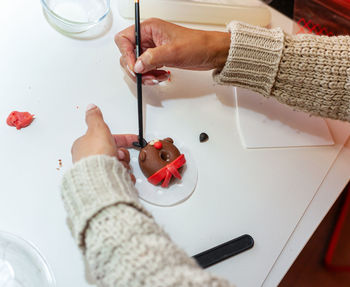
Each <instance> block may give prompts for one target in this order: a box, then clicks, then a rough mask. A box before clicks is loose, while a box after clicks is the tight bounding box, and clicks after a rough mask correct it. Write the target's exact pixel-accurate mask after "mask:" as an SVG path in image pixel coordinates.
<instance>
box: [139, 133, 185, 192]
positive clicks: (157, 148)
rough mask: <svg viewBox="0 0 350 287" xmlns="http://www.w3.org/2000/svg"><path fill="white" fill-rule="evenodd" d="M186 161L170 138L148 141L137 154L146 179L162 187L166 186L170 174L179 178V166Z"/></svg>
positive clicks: (170, 176)
mask: <svg viewBox="0 0 350 287" xmlns="http://www.w3.org/2000/svg"><path fill="white" fill-rule="evenodd" d="M185 163H186V159H185V156H184V155H183V154H181V153H180V151H179V150H178V149H177V147H176V146H175V145H174V141H173V139H171V138H165V139H163V140H153V141H151V142H149V143H148V144H147V145H146V146H145V147H144V148H143V149H141V151H140V154H139V165H140V168H141V170H142V172H143V174H144V175H145V176H146V177H147V179H148V181H149V182H150V183H152V184H154V185H158V184H159V183H160V182H161V181H162V180H163V183H162V187H168V186H169V182H170V180H171V178H172V176H174V177H176V178H178V179H181V178H182V177H181V174H180V173H179V168H181V167H182V166H183V165H184V164H185Z"/></svg>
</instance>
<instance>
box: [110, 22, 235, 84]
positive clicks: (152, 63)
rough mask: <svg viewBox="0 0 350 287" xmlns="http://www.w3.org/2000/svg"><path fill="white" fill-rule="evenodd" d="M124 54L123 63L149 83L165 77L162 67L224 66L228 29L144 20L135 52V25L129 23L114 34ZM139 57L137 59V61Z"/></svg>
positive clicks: (129, 71) (228, 37) (131, 71)
mask: <svg viewBox="0 0 350 287" xmlns="http://www.w3.org/2000/svg"><path fill="white" fill-rule="evenodd" d="M115 42H116V44H117V46H118V48H119V50H120V52H121V54H122V56H121V58H120V64H121V65H122V67H123V68H124V69H125V71H126V72H127V74H128V75H129V76H130V78H132V79H133V80H134V81H135V74H134V72H135V73H142V74H143V76H142V79H143V83H144V84H147V85H154V84H157V83H158V82H159V81H165V80H167V78H168V74H167V72H166V71H164V70H158V69H159V68H161V67H163V66H166V67H175V68H182V69H189V70H211V69H216V68H217V69H222V68H223V66H224V65H225V62H226V59H227V56H228V52H229V48H230V42H231V40H230V34H229V33H228V32H227V33H225V32H215V31H201V30H193V29H188V28H184V27H181V26H178V25H175V24H172V23H169V22H166V21H163V20H160V19H155V18H152V19H148V20H145V21H144V22H142V23H141V51H143V54H142V55H141V56H140V57H139V58H138V59H136V56H135V52H134V50H135V28H134V26H130V27H128V28H127V29H125V30H123V31H121V32H119V33H118V34H117V35H116V36H115ZM136 60H137V61H136Z"/></svg>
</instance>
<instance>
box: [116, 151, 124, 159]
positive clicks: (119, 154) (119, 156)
mask: <svg viewBox="0 0 350 287" xmlns="http://www.w3.org/2000/svg"><path fill="white" fill-rule="evenodd" d="M117 157H118V159H119V160H123V159H124V158H125V153H124V152H123V151H121V150H118V151H117Z"/></svg>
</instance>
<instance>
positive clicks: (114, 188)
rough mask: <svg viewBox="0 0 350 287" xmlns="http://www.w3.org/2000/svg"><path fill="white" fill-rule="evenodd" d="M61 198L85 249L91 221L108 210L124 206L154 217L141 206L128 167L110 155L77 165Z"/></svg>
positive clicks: (82, 161) (80, 162)
mask: <svg viewBox="0 0 350 287" xmlns="http://www.w3.org/2000/svg"><path fill="white" fill-rule="evenodd" d="M62 198H63V201H64V205H65V208H66V210H67V213H68V217H69V218H70V220H71V223H72V233H73V236H74V238H75V240H76V241H77V243H78V245H79V247H81V248H82V249H84V246H85V244H84V237H85V235H84V234H85V231H86V229H87V228H88V224H89V221H90V220H91V219H92V218H93V217H94V216H95V215H96V214H98V213H99V212H100V211H101V210H103V209H104V208H106V207H109V206H111V205H116V204H119V203H123V204H127V205H131V206H133V207H134V208H136V209H138V210H140V211H141V212H143V213H144V214H146V215H148V216H151V215H150V214H149V213H148V212H147V211H146V210H145V209H144V208H143V206H142V205H141V204H140V202H139V200H138V197H137V191H136V189H135V187H134V184H133V183H132V181H131V179H130V175H129V173H128V171H127V170H126V168H125V167H124V166H123V165H122V164H121V163H120V162H119V161H118V160H117V159H116V158H113V157H110V156H105V155H98V156H91V157H88V158H85V159H82V160H80V161H79V162H78V163H76V164H75V165H74V166H73V168H72V169H71V170H69V171H68V172H67V173H66V174H65V175H64V178H63V182H62Z"/></svg>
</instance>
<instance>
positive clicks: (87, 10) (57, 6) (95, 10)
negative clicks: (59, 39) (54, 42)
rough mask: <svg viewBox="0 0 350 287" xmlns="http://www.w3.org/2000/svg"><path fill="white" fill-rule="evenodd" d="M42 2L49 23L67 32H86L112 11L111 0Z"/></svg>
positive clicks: (57, 0) (42, 0) (55, 0)
mask: <svg viewBox="0 0 350 287" xmlns="http://www.w3.org/2000/svg"><path fill="white" fill-rule="evenodd" d="M41 3H42V5H43V8H44V13H45V16H46V18H47V20H48V21H49V23H50V24H51V25H53V26H54V27H55V28H57V29H58V30H60V31H62V32H66V33H81V32H85V31H87V30H89V29H90V28H92V27H94V26H96V25H97V24H99V23H100V22H101V21H102V20H103V19H104V18H105V17H106V16H107V15H108V13H109V11H110V0H41Z"/></svg>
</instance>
